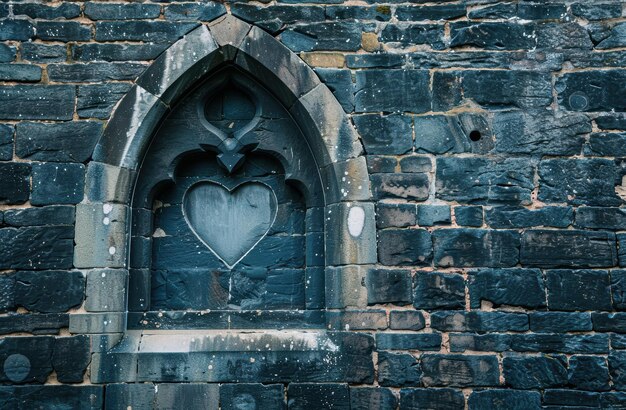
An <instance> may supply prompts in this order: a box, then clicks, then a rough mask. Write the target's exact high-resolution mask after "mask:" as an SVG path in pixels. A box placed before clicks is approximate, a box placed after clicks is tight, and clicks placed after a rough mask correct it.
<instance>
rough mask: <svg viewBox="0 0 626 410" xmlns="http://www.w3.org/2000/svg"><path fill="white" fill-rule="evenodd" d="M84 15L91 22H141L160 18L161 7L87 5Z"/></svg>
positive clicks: (147, 5) (151, 5) (136, 4)
mask: <svg viewBox="0 0 626 410" xmlns="http://www.w3.org/2000/svg"><path fill="white" fill-rule="evenodd" d="M84 13H85V16H86V17H89V18H90V19H91V20H139V19H149V18H156V17H159V15H160V14H161V7H160V6H159V5H158V4H141V3H131V4H107V3H95V2H91V1H90V2H87V3H85V9H84Z"/></svg>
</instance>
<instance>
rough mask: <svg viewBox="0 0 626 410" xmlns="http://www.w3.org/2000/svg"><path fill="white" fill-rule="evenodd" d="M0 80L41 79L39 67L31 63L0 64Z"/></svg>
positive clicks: (23, 80) (34, 80)
mask: <svg viewBox="0 0 626 410" xmlns="http://www.w3.org/2000/svg"><path fill="white" fill-rule="evenodd" d="M0 81H21V82H37V81H41V67H39V66H36V65H32V64H0Z"/></svg>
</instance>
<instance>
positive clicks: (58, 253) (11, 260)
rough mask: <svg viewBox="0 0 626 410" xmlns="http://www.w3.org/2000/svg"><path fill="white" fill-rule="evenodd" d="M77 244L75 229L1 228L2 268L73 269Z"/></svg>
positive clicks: (0, 258)
mask: <svg viewBox="0 0 626 410" xmlns="http://www.w3.org/2000/svg"><path fill="white" fill-rule="evenodd" d="M73 243H74V229H73V228H72V227H71V226H44V227H22V228H3V229H0V268H2V269H31V270H32V269H71V268H72V256H73V249H72V246H73Z"/></svg>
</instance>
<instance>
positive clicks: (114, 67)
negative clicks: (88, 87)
mask: <svg viewBox="0 0 626 410" xmlns="http://www.w3.org/2000/svg"><path fill="white" fill-rule="evenodd" d="M145 68H146V66H145V65H143V64H141V63H128V62H126V63H118V62H115V63H108V62H106V63H105V62H90V63H77V64H50V65H48V78H50V80H52V81H57V82H61V83H70V82H71V83H75V82H81V83H90V82H102V81H110V80H134V79H135V78H137V76H138V75H139V74H140V73H142V72H143V71H144V70H145Z"/></svg>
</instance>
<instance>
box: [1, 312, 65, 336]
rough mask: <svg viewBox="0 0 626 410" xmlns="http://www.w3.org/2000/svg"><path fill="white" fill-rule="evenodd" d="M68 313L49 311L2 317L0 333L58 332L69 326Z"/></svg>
mask: <svg viewBox="0 0 626 410" xmlns="http://www.w3.org/2000/svg"><path fill="white" fill-rule="evenodd" d="M68 316H69V315H68V314H67V313H47V314H37V313H31V314H29V315H23V314H13V315H5V316H2V317H0V334H2V335H6V334H9V333H20V332H26V333H32V334H34V335H46V334H58V333H59V332H60V330H61V329H62V328H66V327H67V326H68V322H69V319H68Z"/></svg>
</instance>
